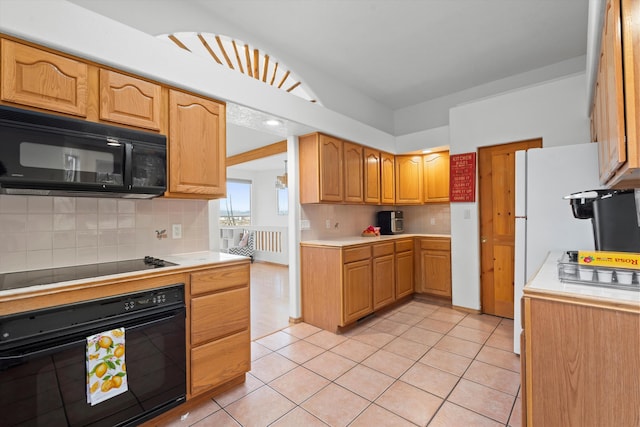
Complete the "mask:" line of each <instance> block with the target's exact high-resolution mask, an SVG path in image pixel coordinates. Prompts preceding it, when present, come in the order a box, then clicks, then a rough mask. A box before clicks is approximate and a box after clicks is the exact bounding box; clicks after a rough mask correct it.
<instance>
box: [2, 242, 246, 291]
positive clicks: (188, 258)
mask: <svg viewBox="0 0 640 427" xmlns="http://www.w3.org/2000/svg"><path fill="white" fill-rule="evenodd" d="M158 258H162V259H164V260H165V261H169V262H172V263H175V264H177V265H174V266H167V267H162V268H159V269H157V270H155V269H151V270H138V271H132V272H128V273H119V274H110V275H106V276H98V277H89V278H84V279H77V280H68V281H65V282H57V283H48V284H46V285H34V286H28V287H25V288H17V289H7V290H0V297H9V296H13V295H21V294H29V293H33V292H39V291H46V290H54V289H58V288H64V287H72V286H76V285H82V284H83V283H90V282H95V281H96V280H100V281H102V280H105V281H109V280H114V279H122V278H132V277H136V276H148V275H149V274H150V273H153V272H154V271H157V272H158V273H163V274H164V273H171V272H172V271H176V272H177V271H180V270H184V269H188V268H196V267H201V266H207V265H215V264H219V263H223V262H230V261H237V260H242V259H248V258H247V257H243V256H239V255H231V254H227V253H222V252H211V251H202V252H191V253H184V254H177V255H165V256H158Z"/></svg>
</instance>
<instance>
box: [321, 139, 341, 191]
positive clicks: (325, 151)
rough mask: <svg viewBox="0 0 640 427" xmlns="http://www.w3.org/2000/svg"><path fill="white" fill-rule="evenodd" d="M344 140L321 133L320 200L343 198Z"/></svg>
mask: <svg viewBox="0 0 640 427" xmlns="http://www.w3.org/2000/svg"><path fill="white" fill-rule="evenodd" d="M342 155H343V153H342V141H341V140H339V139H337V138H333V137H330V136H327V135H320V147H319V163H320V201H321V202H341V201H342V200H343V194H344V193H343V185H342V182H343V168H342V161H343V158H342Z"/></svg>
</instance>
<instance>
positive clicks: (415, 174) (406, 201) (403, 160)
mask: <svg viewBox="0 0 640 427" xmlns="http://www.w3.org/2000/svg"><path fill="white" fill-rule="evenodd" d="M395 173H396V181H395V186H396V202H395V203H396V204H398V205H419V204H422V200H423V189H422V186H423V177H422V156H409V155H407V156H405V155H403V156H396V158H395Z"/></svg>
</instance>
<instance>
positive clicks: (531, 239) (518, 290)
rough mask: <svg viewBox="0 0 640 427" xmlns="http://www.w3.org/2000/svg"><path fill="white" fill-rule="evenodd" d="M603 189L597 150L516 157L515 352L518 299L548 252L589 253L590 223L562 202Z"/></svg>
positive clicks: (541, 151)
mask: <svg viewBox="0 0 640 427" xmlns="http://www.w3.org/2000/svg"><path fill="white" fill-rule="evenodd" d="M598 188H602V186H601V185H600V182H599V179H598V144H593V143H585V144H577V145H565V146H559V147H550V148H535V149H531V150H528V151H518V152H516V194H515V198H516V206H515V217H516V230H515V231H516V237H515V266H514V273H515V278H514V295H513V296H514V298H513V299H514V318H513V328H514V334H513V347H514V352H515V353H517V354H520V332H521V330H522V327H521V313H520V307H521V306H520V299H521V298H522V289H523V288H524V285H525V283H527V282H528V281H529V280H531V279H532V278H533V276H535V274H536V272H537V271H538V269H539V268H540V267H541V266H542V263H543V262H544V260H545V259H546V257H547V254H548V253H549V252H550V251H557V250H561V251H567V250H578V249H585V250H589V249H591V250H592V249H593V248H594V241H593V228H592V225H591V221H590V220H586V219H577V218H574V216H573V213H572V211H571V206H570V205H569V201H568V200H564V199H563V197H564V196H566V195H568V194H571V193H577V192H579V191H584V190H593V189H598Z"/></svg>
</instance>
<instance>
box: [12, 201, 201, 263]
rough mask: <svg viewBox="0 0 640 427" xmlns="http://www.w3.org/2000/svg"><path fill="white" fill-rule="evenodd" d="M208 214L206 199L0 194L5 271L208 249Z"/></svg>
mask: <svg viewBox="0 0 640 427" xmlns="http://www.w3.org/2000/svg"><path fill="white" fill-rule="evenodd" d="M207 210H208V202H207V201H205V200H174V199H163V198H156V199H152V200H125V199H97V198H84V197H78V198H74V197H46V196H7V195H0V242H1V243H0V273H4V272H10V271H20V270H27V269H29V270H33V269H40V268H51V267H65V266H69V265H76V264H91V263H96V262H109V261H116V260H125V259H132V258H139V257H142V256H144V255H152V256H164V255H169V254H175V253H183V252H195V251H203V250H208V249H209V236H208V231H207V230H208V212H207ZM172 224H181V225H182V239H173V238H172V237H171V225H172ZM156 230H166V236H167V237H166V238H162V239H157V237H156V236H157V233H156Z"/></svg>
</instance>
